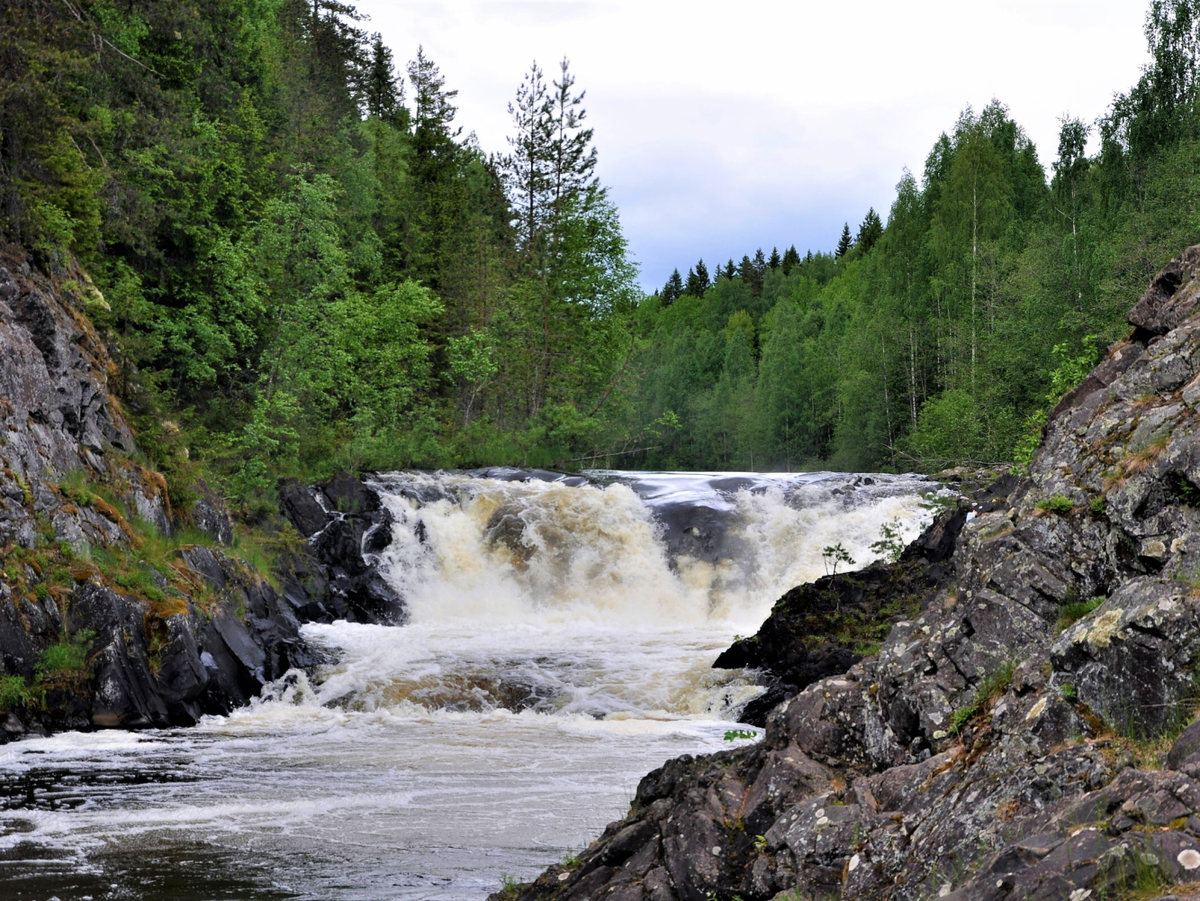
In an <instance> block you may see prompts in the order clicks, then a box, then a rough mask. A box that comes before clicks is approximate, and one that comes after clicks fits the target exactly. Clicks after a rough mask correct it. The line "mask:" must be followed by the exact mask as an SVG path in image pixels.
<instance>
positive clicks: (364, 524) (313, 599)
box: [279, 475, 408, 625]
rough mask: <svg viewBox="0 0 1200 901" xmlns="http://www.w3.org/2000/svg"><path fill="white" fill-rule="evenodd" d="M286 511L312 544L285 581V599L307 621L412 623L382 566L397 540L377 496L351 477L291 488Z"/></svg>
mask: <svg viewBox="0 0 1200 901" xmlns="http://www.w3.org/2000/svg"><path fill="white" fill-rule="evenodd" d="M279 509H280V512H281V513H283V515H284V516H285V517H286V518H287V520H288V521H289V522H290V523H291V524H292V525H293V526H294V527H295V529H296V531H297V532H299V533H300V536H301V537H302V538H304V539H305V545H304V552H303V553H302V554H300V555H296V556H293V557H292V558H291V559H290V560H288V561H287V564H286V566H285V567H284V569H285V574H284V576H283V579H284V582H283V593H284V596H285V597H286V598H287V600H288V601H289V602H290V603H291V605H292V607H293V608H294V609H295V610H296V612H297V614H298V615H299V616H300V617H301V618H302V619H303V620H304V621H305V622H326V623H327V622H333V621H334V620H336V619H344V620H349V621H350V622H367V623H381V624H383V625H400V624H402V623H404V622H406V621H407V619H408V613H407V610H406V609H405V606H404V599H403V598H401V597H400V596H399V594H397V592H396V590H395V589H394V588H392V587H391V586H390V585H389V584H388V583H387V581H386V580H385V579H384V578H383V577H382V576H381V575H380V574H379V571H378V568H377V567H376V566H375V563H376V562H377V560H378V555H379V554H381V553H382V552H383V551H384V550H385V549H386V548H387V546H388V545H389V544H390V543H391V539H392V533H391V525H392V516H391V513H389V512H388V510H387V508H385V507H384V506H383V505H382V504H381V503H380V500H379V494H378V493H377V492H376V491H375V489H373V488H371V487H370V486H369V485H366V484H364V483H363V482H361V481H359V480H358V479H355V478H353V477H351V476H346V475H341V476H336V477H334V478H332V479H330V480H328V481H326V482H324V483H322V484H321V485H316V486H311V487H310V486H308V485H304V484H303V483H301V482H297V481H295V480H292V481H287V482H284V483H283V484H281V485H280V486H279Z"/></svg>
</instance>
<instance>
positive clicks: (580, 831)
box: [0, 470, 934, 901]
mask: <svg viewBox="0 0 1200 901" xmlns="http://www.w3.org/2000/svg"><path fill="white" fill-rule="evenodd" d="M373 486H374V487H375V488H376V489H377V490H378V491H379V492H380V494H381V496H382V498H383V499H384V502H385V504H386V505H387V507H388V508H389V510H390V511H391V513H392V516H393V519H394V523H393V525H392V526H391V529H392V535H391V542H390V544H388V546H387V547H386V549H385V550H384V551H383V552H382V553H380V554H379V556H378V558H377V559H376V560H375V564H376V565H377V566H378V567H379V570H380V572H381V573H382V574H383V575H384V577H385V578H387V579H389V580H391V581H392V582H393V583H394V584H395V586H396V587H397V588H398V589H399V591H400V593H401V594H402V595H403V596H404V598H405V599H406V603H407V607H408V614H409V621H408V622H407V623H406V624H405V625H403V626H377V625H365V624H352V623H345V622H338V623H333V624H330V625H310V626H307V627H305V635H306V637H307V638H308V639H309V640H310V641H312V642H314V643H317V644H319V645H321V646H323V647H325V648H326V649H328V650H329V652H330V655H331V659H333V660H334V661H335V662H333V663H331V664H330V665H329V666H327V667H325V668H324V669H323V670H322V671H320V672H316V673H310V674H304V673H298V672H296V673H291V674H289V676H288V677H287V678H285V679H284V680H281V681H280V682H279V683H278V684H276V685H275V686H274V688H273V690H272V691H271V692H270V693H269V694H268V695H267V696H266V697H263V698H262V699H260V700H258V701H257V702H256V703H254V704H253V705H251V706H250V707H247V708H245V709H243V710H239V711H236V712H235V713H234V714H232V715H231V716H229V717H223V718H210V719H208V720H206V721H205V722H203V723H202V724H201V725H200V726H199V727H197V728H195V729H191V730H169V731H162V732H149V733H139V734H130V733H101V734H92V735H79V734H68V735H61V736H55V737H53V738H48V739H35V740H30V741H24V742H19V743H15V744H10V745H7V746H5V747H2V748H0V879H2V880H4V882H5V884H6V886H11V887H13V888H12V891H13V892H18V893H17V894H12V895H11V897H14V898H16V897H28V898H48V897H50V896H51V894H54V895H55V896H56V897H58V898H59V899H60V901H68V899H72V898H76V899H83V898H94V899H97V901H98V899H101V898H113V899H116V898H122V899H143V898H145V899H149V898H159V897H173V898H179V899H187V898H195V899H201V898H211V897H217V896H220V897H230V898H246V899H274V898H305V899H351V898H373V899H384V898H387V899H422V901H428V899H468V898H475V899H481V898H484V897H486V895H487V894H488V893H490V892H492V891H495V890H496V889H497V888H499V886H500V880H501V879H502V878H503V876H504V875H507V876H509V877H512V878H515V879H521V880H523V879H528V878H532V877H533V876H535V875H536V874H537V873H538V872H539V871H540V870H541V869H542V868H543V867H544V866H545V865H546V864H547V863H549V862H552V861H554V860H556V859H560V858H561V857H563V855H565V854H569V853H570V851H571V850H572V849H578V848H580V847H582V846H583V845H585V844H586V843H587V842H588V841H590V840H591V838H593V837H594V836H595V835H597V834H598V833H599V832H600V831H601V830H602V829H603V827H604V825H605V824H606V823H607V822H609V821H610V820H612V819H613V818H615V817H616V816H618V815H620V814H621V813H623V812H624V809H625V808H626V807H627V805H628V803H629V801H630V800H631V798H632V796H633V791H634V789H635V788H636V785H637V781H638V779H639V778H640V777H641V776H642V775H643V774H644V773H645V772H647V771H648V770H650V769H652V768H654V767H656V766H658V765H660V764H661V763H662V762H663V761H664V760H666V759H668V758H670V757H674V756H677V755H679V754H682V753H704V752H708V751H714V750H719V749H721V748H722V747H728V746H729V745H728V743H727V742H726V741H725V740H724V734H725V732H726V731H727V730H728V729H730V728H731V727H732V725H733V723H735V722H736V719H737V713H738V711H739V709H740V708H741V707H742V705H744V704H745V703H746V701H748V700H749V699H750V698H752V697H754V696H755V694H756V693H757V692H758V691H759V689H758V688H757V687H756V686H755V684H754V682H753V679H752V678H751V676H749V675H748V674H745V673H739V672H728V671H717V670H713V669H711V666H710V665H711V662H712V660H713V659H714V658H715V657H716V656H717V654H718V653H719V652H720V651H721V650H723V649H724V648H725V647H726V646H728V645H729V643H730V642H731V641H732V640H733V638H734V637H735V635H738V634H743V635H745V634H750V633H752V632H754V631H755V629H756V628H757V626H758V625H759V623H761V621H762V620H763V619H764V618H765V617H766V615H767V613H768V612H769V611H770V608H771V605H772V603H773V602H774V600H775V599H776V598H777V597H778V596H779V595H780V594H782V593H783V592H784V591H785V590H786V589H787V588H789V587H791V586H792V585H794V584H797V583H799V582H802V581H806V580H810V579H813V578H816V577H817V576H819V575H822V574H823V573H824V572H825V571H826V568H827V566H828V565H829V560H828V558H827V556H823V555H822V549H823V548H826V547H829V546H832V545H841V547H842V548H844V549H845V550H846V552H847V553H848V554H849V555H850V556H851V557H852V558H853V559H854V560H855V561H856V563H857V564H858V565H863V564H866V563H867V562H869V561H870V560H872V559H874V557H875V556H876V555H875V554H874V553H873V552H872V550H871V544H872V543H874V542H877V541H878V540H879V539H880V536H881V528H882V526H883V525H884V524H885V523H895V524H898V527H899V528H900V530H901V533H902V535H903V537H904V538H905V539H906V540H907V539H909V538H912V537H914V536H915V535H916V533H917V532H918V530H919V529H920V528H921V526H922V524H923V522H925V521H926V520H927V518H928V516H929V514H928V512H927V511H926V509H925V508H924V507H923V506H922V505H921V501H922V498H921V492H928V491H930V490H931V489H932V488H933V487H934V486H933V485H932V484H931V483H929V482H926V481H923V480H920V479H917V478H912V477H897V476H877V475H873V476H844V475H833V474H829V473H816V474H804V475H786V476H785V475H749V474H651V473H605V472H597V473H589V474H587V476H586V477H572V478H564V477H556V476H554V475H552V474H528V473H520V472H516V471H511V470H498V471H489V472H487V473H476V474H443V473H439V474H424V473H394V474H386V475H381V476H378V477H377V479H376V480H375V482H374V483H373Z"/></svg>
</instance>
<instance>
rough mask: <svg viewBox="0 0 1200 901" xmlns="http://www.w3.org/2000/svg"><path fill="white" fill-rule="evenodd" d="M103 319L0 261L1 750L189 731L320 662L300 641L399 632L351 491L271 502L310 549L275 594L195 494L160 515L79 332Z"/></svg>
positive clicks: (99, 343)
mask: <svg viewBox="0 0 1200 901" xmlns="http://www.w3.org/2000/svg"><path fill="white" fill-rule="evenodd" d="M103 302H104V301H103V298H102V297H100V296H99V292H97V291H96V289H95V288H94V287H92V286H91V283H90V282H89V281H88V279H87V276H86V275H85V274H84V273H82V272H81V271H78V270H71V271H63V272H57V273H54V274H53V275H48V274H46V273H43V272H40V271H38V270H36V269H35V268H33V267H32V266H31V265H30V263H29V262H28V260H27V259H26V258H25V257H24V256H23V255H22V254H20V253H19V252H17V251H15V250H12V249H11V248H10V249H8V250H6V251H5V252H4V253H3V254H0V348H2V349H3V352H2V353H0V566H2V569H3V572H2V573H0V727H2V728H0V742H4V741H6V740H8V739H10V738H13V737H19V736H21V735H23V734H25V733H26V732H28V731H32V732H41V733H44V732H46V731H48V730H53V731H58V730H62V729H92V728H106V727H121V728H142V727H149V726H167V725H190V724H192V723H195V722H196V721H197V719H198V718H199V717H200V716H202V715H203V714H206V713H226V712H228V711H229V710H231V709H233V708H234V707H238V706H241V705H243V704H245V703H246V702H247V701H248V700H249V699H250V698H252V697H254V696H255V695H257V694H258V692H259V691H260V689H261V688H262V687H263V686H264V685H265V684H267V683H269V682H270V681H272V680H274V679H276V678H278V677H279V676H281V675H283V673H285V672H286V671H287V670H288V669H290V668H292V667H306V666H311V665H313V664H315V663H316V662H318V658H317V656H316V655H315V654H314V652H313V651H312V650H311V649H310V648H308V647H306V645H305V643H304V642H303V640H302V639H301V637H300V624H301V623H302V622H305V621H312V620H317V621H331V620H333V619H335V618H349V619H355V618H360V619H361V618H370V619H372V620H373V621H385V622H395V621H399V620H400V619H401V618H402V617H403V605H402V603H401V602H400V599H399V598H397V597H395V596H394V593H392V592H390V590H388V589H387V587H386V586H385V585H383V584H382V582H381V581H380V580H378V579H377V577H372V576H371V574H370V572H369V568H368V566H367V564H366V562H365V560H364V556H363V555H364V553H370V548H371V544H370V541H366V542H364V541H362V538H363V536H364V534H365V533H366V532H367V531H368V530H369V529H371V528H372V527H373V526H375V525H377V524H380V523H383V522H384V521H385V519H386V514H385V513H384V512H381V511H380V510H379V502H378V499H377V498H376V497H375V495H374V494H373V493H372V492H371V491H370V490H369V489H367V488H366V487H365V486H363V485H362V484H361V483H359V482H357V481H355V480H352V479H335V480H332V481H331V482H330V483H329V484H328V485H326V486H325V488H324V489H323V490H322V489H312V490H310V489H308V488H304V487H302V486H297V485H288V486H285V487H284V490H283V492H282V499H283V509H284V512H285V513H286V514H287V515H288V516H289V517H290V521H291V522H292V523H294V524H295V526H296V528H297V530H298V531H299V532H300V536H299V538H309V537H310V536H316V537H315V538H314V540H313V541H312V542H305V541H301V540H299V538H295V537H293V540H292V541H291V542H290V544H291V546H292V548H293V550H291V552H290V553H286V554H284V555H283V558H282V562H283V564H284V565H283V566H282V567H281V568H280V570H279V572H278V573H277V574H272V578H273V579H275V581H274V582H272V581H269V580H268V579H267V578H265V577H264V576H265V574H263V573H261V572H259V571H257V570H256V569H255V568H254V567H253V566H251V565H249V564H247V563H246V562H245V561H244V560H243V559H241V557H240V553H239V551H238V549H237V548H236V547H233V546H231V545H232V544H233V543H234V530H233V527H232V523H231V522H230V518H229V515H228V512H227V511H226V509H225V507H224V504H223V502H222V500H221V499H220V498H219V497H217V496H216V495H215V494H213V493H212V492H211V491H208V490H207V489H206V488H205V486H203V485H201V486H199V487H198V490H197V492H196V493H197V499H196V500H195V501H194V503H191V504H190V505H189V506H188V509H186V510H179V509H174V508H173V507H172V505H171V500H170V497H169V496H168V492H167V485H166V482H165V480H164V479H163V477H162V476H161V475H160V474H159V473H157V472H154V471H152V470H150V469H148V468H146V467H145V466H144V465H142V464H141V463H140V462H139V460H140V459H141V455H140V453H139V449H138V445H137V441H136V440H135V437H134V435H133V432H132V430H131V428H130V427H129V424H128V422H127V420H126V417H125V416H124V414H123V412H122V410H121V407H120V405H119V403H118V401H117V400H116V398H115V397H114V394H113V390H112V384H111V382H112V380H113V379H115V378H117V377H118V376H119V370H118V368H117V365H116V363H115V362H114V360H113V359H112V357H111V356H110V354H109V351H108V348H107V347H106V346H105V344H104V342H103V340H102V339H101V337H100V336H99V334H98V333H97V332H96V330H95V329H94V328H93V327H92V325H91V323H90V321H89V320H88V318H87V315H86V309H87V308H88V307H89V306H90V305H95V304H103ZM318 498H319V500H318ZM384 532H385V533H386V530H384ZM318 533H319V534H318ZM281 543H284V544H286V543H287V542H286V541H284V540H282V537H281Z"/></svg>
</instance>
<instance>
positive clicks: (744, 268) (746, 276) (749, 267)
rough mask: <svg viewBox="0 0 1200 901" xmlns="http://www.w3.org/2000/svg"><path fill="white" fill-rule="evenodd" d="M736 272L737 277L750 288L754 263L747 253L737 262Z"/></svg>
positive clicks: (752, 281) (753, 274) (752, 283)
mask: <svg viewBox="0 0 1200 901" xmlns="http://www.w3.org/2000/svg"><path fill="white" fill-rule="evenodd" d="M737 274H738V278H740V279H741V280H742V284H744V285H746V286H747V287H751V288H752V287H753V286H754V276H755V273H754V263H753V262H752V261H751V260H750V255H749V254H743V255H742V262H741V263H739V264H738V268H737Z"/></svg>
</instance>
